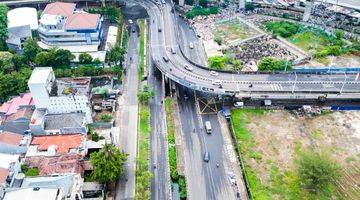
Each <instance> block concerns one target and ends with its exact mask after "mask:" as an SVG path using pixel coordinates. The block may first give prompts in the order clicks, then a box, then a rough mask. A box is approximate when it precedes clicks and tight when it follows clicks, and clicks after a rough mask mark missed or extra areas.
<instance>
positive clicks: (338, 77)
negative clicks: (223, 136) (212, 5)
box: [0, 0, 360, 99]
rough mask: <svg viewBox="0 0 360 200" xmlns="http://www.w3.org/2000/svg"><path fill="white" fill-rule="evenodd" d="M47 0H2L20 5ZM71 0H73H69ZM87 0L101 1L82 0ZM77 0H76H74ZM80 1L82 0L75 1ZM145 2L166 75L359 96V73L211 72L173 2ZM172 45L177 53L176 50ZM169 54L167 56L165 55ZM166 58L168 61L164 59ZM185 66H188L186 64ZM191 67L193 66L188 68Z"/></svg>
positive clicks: (212, 84)
mask: <svg viewBox="0 0 360 200" xmlns="http://www.w3.org/2000/svg"><path fill="white" fill-rule="evenodd" d="M46 1H47V0H19V1H16V0H15V1H3V2H0V3H9V4H12V5H13V4H14V2H18V5H21V3H20V2H22V3H23V4H29V3H31V2H32V3H34V4H36V3H40V2H46ZM69 1H71V0H69ZM82 1H84V2H92V3H94V2H99V3H100V2H101V1H97V0H87V1H85V0H82ZM74 2H75V0H74ZM76 2H79V1H76ZM133 2H135V3H138V4H139V5H141V6H143V7H144V8H145V9H146V10H147V12H148V15H149V18H150V19H149V23H148V24H149V32H150V40H149V45H150V47H151V48H150V51H151V52H150V53H151V55H152V59H153V60H154V63H155V64H156V66H157V67H158V69H159V70H160V71H162V73H163V74H164V75H165V77H167V78H169V79H171V80H173V81H175V82H177V83H179V84H181V85H183V86H186V87H189V88H192V89H194V90H198V91H203V92H209V93H215V94H221V95H237V96H242V97H247V98H248V97H250V98H251V97H256V98H264V99H266V98H272V97H274V98H337V99H342V98H344V99H360V77H359V73H354V72H346V73H343V74H339V73H336V74H334V73H299V72H298V73H297V72H292V73H232V72H226V71H218V72H219V75H218V76H212V75H210V70H209V69H208V68H207V67H205V66H200V65H198V64H196V63H193V62H192V61H191V60H189V59H188V58H187V57H186V56H184V54H183V53H182V49H181V45H179V44H180V42H181V40H180V34H179V29H178V22H177V20H176V17H175V15H176V12H172V10H173V2H172V1H171V2H170V0H167V2H166V4H160V5H159V4H157V3H155V0H154V1H150V0H145V1H143V0H133ZM171 48H173V49H175V51H176V52H177V53H175V54H173V53H172V52H171ZM164 57H165V58H168V59H164ZM165 60H167V61H165ZM185 66H188V67H186V68H187V69H186V68H185ZM189 69H191V70H189Z"/></svg>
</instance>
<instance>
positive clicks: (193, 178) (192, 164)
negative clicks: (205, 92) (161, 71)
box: [178, 86, 215, 199]
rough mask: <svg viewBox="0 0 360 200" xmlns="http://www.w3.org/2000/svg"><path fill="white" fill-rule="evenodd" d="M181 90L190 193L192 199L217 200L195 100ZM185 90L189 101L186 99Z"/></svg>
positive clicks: (188, 93) (182, 125) (190, 93)
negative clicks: (204, 158)
mask: <svg viewBox="0 0 360 200" xmlns="http://www.w3.org/2000/svg"><path fill="white" fill-rule="evenodd" d="M178 88H179V110H180V120H181V127H182V135H183V138H184V145H185V148H184V151H185V152H184V155H185V168H186V170H185V171H186V175H187V184H188V187H187V188H188V189H189V191H188V193H189V198H191V199H215V195H214V193H213V189H212V184H211V179H210V173H209V168H208V166H207V165H206V164H207V163H205V162H204V160H203V155H204V153H205V151H206V150H205V148H206V146H204V143H203V141H202V140H201V138H200V137H199V133H201V129H202V127H201V126H200V124H199V123H198V118H197V113H196V110H195V100H194V96H193V94H192V91H190V90H188V89H186V88H183V87H182V86H180V87H178ZM184 90H186V94H187V96H188V99H187V100H185V99H184V92H185V91H184Z"/></svg>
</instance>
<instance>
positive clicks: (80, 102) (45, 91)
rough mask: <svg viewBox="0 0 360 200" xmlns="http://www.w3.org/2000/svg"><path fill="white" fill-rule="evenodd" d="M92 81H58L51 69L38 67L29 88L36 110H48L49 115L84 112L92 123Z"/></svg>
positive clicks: (30, 80)
mask: <svg viewBox="0 0 360 200" xmlns="http://www.w3.org/2000/svg"><path fill="white" fill-rule="evenodd" d="M90 80H91V79H90V78H88V77H83V78H63V79H56V78H55V75H54V71H53V70H52V68H51V67H37V68H35V69H34V70H33V72H32V74H31V77H30V79H29V81H28V86H29V89H30V92H31V94H32V97H33V99H34V103H35V107H36V109H46V110H47V113H48V114H64V113H79V112H82V113H85V116H86V122H87V123H92V116H91V107H90Z"/></svg>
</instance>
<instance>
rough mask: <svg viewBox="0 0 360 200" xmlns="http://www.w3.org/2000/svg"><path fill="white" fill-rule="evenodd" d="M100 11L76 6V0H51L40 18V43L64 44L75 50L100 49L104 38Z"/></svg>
mask: <svg viewBox="0 0 360 200" xmlns="http://www.w3.org/2000/svg"><path fill="white" fill-rule="evenodd" d="M101 26H102V19H101V17H100V15H99V14H90V13H87V12H84V11H81V10H76V4H74V3H63V2H54V3H50V4H47V5H46V7H45V9H44V12H43V13H42V15H41V18H40V20H39V28H38V31H39V37H40V42H39V46H40V47H41V48H43V49H49V48H51V47H60V48H62V49H67V50H69V51H71V52H96V51H98V46H99V45H100V42H101V38H102V28H101Z"/></svg>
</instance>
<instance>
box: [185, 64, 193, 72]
mask: <svg viewBox="0 0 360 200" xmlns="http://www.w3.org/2000/svg"><path fill="white" fill-rule="evenodd" d="M184 68H185V69H186V70H188V71H192V70H193V68H192V67H190V66H189V65H187V64H185V66H184Z"/></svg>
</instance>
